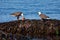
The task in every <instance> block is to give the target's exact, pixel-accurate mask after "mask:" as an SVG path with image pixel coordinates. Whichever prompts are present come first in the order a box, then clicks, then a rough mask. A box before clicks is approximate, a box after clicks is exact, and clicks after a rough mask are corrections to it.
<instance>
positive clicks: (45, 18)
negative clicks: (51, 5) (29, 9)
mask: <svg viewBox="0 0 60 40" xmlns="http://www.w3.org/2000/svg"><path fill="white" fill-rule="evenodd" d="M38 14H39V16H40V17H41V19H42V20H43V21H45V20H48V19H50V18H49V17H48V16H46V15H45V14H43V13H41V12H38Z"/></svg>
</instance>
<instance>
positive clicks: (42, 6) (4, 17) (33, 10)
mask: <svg viewBox="0 0 60 40" xmlns="http://www.w3.org/2000/svg"><path fill="white" fill-rule="evenodd" d="M38 11H41V12H43V13H44V14H45V15H48V16H49V17H50V18H52V19H58V20H60V0H0V22H8V21H12V20H16V17H13V16H11V15H10V14H12V13H14V12H23V13H24V16H25V18H26V19H40V17H39V16H38V14H37V12H38ZM20 19H21V17H20Z"/></svg>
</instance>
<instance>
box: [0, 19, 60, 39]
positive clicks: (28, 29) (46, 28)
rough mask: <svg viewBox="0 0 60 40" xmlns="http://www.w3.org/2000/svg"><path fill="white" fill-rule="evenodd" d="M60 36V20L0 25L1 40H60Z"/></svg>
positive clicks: (12, 22)
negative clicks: (38, 39) (36, 39)
mask: <svg viewBox="0 0 60 40" xmlns="http://www.w3.org/2000/svg"><path fill="white" fill-rule="evenodd" d="M59 35H60V20H55V19H54V20H52V19H50V20H47V21H41V20H29V19H27V20H25V21H22V20H19V21H10V22H4V23H0V36H1V37H0V40H3V39H5V40H24V39H26V40H29V39H32V38H43V39H46V40H51V39H52V40H57V39H58V40H59V38H60V37H59ZM22 37H23V38H22ZM57 37H58V38H57Z"/></svg>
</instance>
